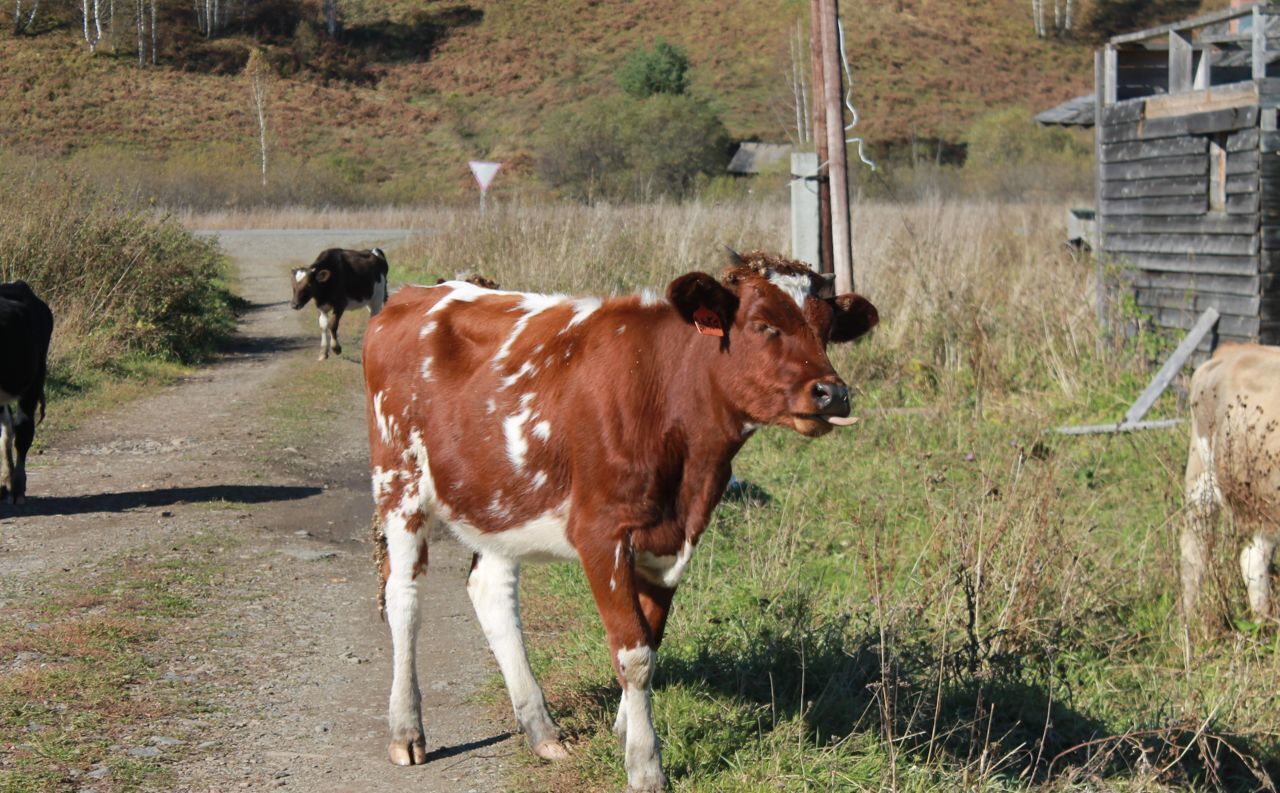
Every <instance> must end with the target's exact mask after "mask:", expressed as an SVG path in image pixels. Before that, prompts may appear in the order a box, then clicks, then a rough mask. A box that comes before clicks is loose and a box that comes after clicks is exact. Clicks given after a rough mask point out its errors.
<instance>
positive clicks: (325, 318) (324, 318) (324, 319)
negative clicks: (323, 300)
mask: <svg viewBox="0 0 1280 793" xmlns="http://www.w3.org/2000/svg"><path fill="white" fill-rule="evenodd" d="M318 321H319V323H320V330H328V329H329V312H327V311H321V312H320V319H319V320H318Z"/></svg>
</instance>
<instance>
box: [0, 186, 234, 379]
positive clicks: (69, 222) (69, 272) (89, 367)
mask: <svg viewBox="0 0 1280 793" xmlns="http://www.w3.org/2000/svg"><path fill="white" fill-rule="evenodd" d="M225 277H226V264H225V262H224V260H223V258H222V257H221V256H220V255H219V253H218V250H217V245H216V243H214V242H213V241H210V240H204V239H199V238H197V237H195V236H193V235H192V234H191V233H190V232H188V231H187V230H186V229H184V228H183V227H182V226H181V225H179V224H178V222H177V221H175V220H173V219H171V218H169V217H158V216H157V215H156V214H155V213H154V212H153V211H151V210H149V209H139V208H136V207H135V206H133V205H131V204H130V203H129V202H127V201H125V200H124V199H123V198H122V197H121V196H120V195H119V194H114V193H104V192H101V191H98V190H95V189H93V188H92V187H90V186H89V185H88V184H87V183H85V182H84V181H83V180H81V179H79V178H77V177H74V176H70V175H67V174H65V173H55V174H48V173H45V172H36V171H34V170H31V171H26V170H24V169H22V168H20V167H18V166H17V165H16V164H14V163H4V162H0V281H13V280H16V279H19V278H21V279H23V280H25V281H27V282H29V283H30V284H31V285H32V287H33V288H34V289H35V291H36V293H37V294H39V295H40V296H41V297H42V298H43V299H44V300H45V301H46V302H47V303H49V305H50V307H51V308H52V309H53V312H54V318H55V322H56V328H55V331H54V351H53V358H54V367H55V368H58V367H61V368H63V369H64V372H63V375H64V376H66V374H67V373H66V371H65V370H66V369H71V370H76V371H78V372H85V373H87V372H90V371H93V370H100V369H112V368H113V367H115V366H116V365H117V364H119V363H120V362H121V361H122V359H123V358H125V357H127V356H129V355H131V354H134V355H145V356H149V357H158V358H164V359H172V360H181V361H191V360H195V359H198V358H200V357H202V356H204V355H206V354H207V353H209V352H210V351H212V350H213V348H214V347H215V346H216V344H217V343H218V342H219V341H221V340H222V339H223V338H225V337H226V336H227V335H228V334H229V333H230V332H231V331H232V330H233V329H234V326H235V317H234V314H233V312H232V308H231V299H232V298H231V294H230V293H229V292H228V290H227V289H226V287H225V286H224V279H225ZM72 379H74V375H72Z"/></svg>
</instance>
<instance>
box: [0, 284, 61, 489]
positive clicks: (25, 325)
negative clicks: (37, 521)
mask: <svg viewBox="0 0 1280 793" xmlns="http://www.w3.org/2000/svg"><path fill="white" fill-rule="evenodd" d="M52 336H53V312H52V311H50V310H49V307H48V306H47V305H45V303H44V301H43V300H41V299H40V298H38V297H36V293H35V292H33V291H31V287H30V286H28V285H27V284H26V282H25V281H15V282H13V283H11V284H0V501H8V502H9V503H11V504H21V503H22V502H23V500H24V499H25V498H26V495H27V451H28V450H29V449H30V448H31V442H32V441H33V440H35V437H36V421H37V419H36V408H37V407H39V408H40V419H39V420H40V421H43V420H44V381H45V375H46V374H47V372H48V359H49V339H50V338H51V337H52ZM15 402H16V403H17V406H16V408H15V407H14V404H13V403H15ZM15 440H16V441H17V447H18V455H17V459H16V460H15V459H14V454H13V451H14V448H13V447H14V445H15V444H14V441H15Z"/></svg>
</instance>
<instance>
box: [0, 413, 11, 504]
mask: <svg viewBox="0 0 1280 793" xmlns="http://www.w3.org/2000/svg"><path fill="white" fill-rule="evenodd" d="M13 470H14V466H13V413H12V412H11V411H10V409H9V406H8V405H0V502H9V503H13V501H14V500H15V497H14V493H15V490H14V482H13Z"/></svg>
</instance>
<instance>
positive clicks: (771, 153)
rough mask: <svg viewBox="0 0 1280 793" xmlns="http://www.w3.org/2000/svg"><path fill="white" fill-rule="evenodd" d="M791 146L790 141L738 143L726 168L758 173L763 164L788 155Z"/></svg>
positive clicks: (737, 171) (740, 172)
mask: <svg viewBox="0 0 1280 793" xmlns="http://www.w3.org/2000/svg"><path fill="white" fill-rule="evenodd" d="M791 148H792V147H791V144H790V143H758V142H756V141H746V142H743V143H739V144H738V150H737V151H736V152H734V154H733V159H732V160H730V161H729V167H728V168H727V169H726V170H727V171H728V172H729V173H736V174H749V173H760V171H761V170H762V169H763V168H764V167H765V166H767V165H772V164H774V163H775V162H778V161H779V160H781V159H783V158H785V157H787V156H788V155H790V154H791Z"/></svg>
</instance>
